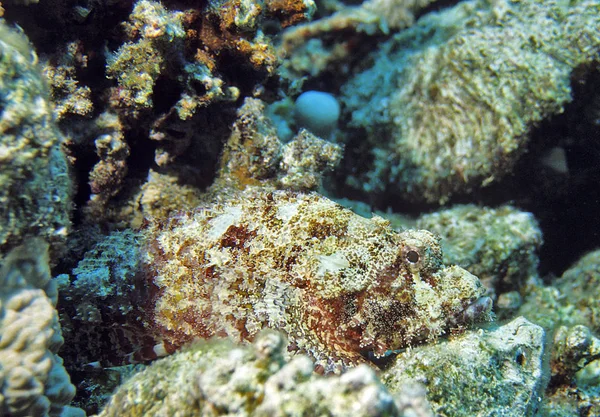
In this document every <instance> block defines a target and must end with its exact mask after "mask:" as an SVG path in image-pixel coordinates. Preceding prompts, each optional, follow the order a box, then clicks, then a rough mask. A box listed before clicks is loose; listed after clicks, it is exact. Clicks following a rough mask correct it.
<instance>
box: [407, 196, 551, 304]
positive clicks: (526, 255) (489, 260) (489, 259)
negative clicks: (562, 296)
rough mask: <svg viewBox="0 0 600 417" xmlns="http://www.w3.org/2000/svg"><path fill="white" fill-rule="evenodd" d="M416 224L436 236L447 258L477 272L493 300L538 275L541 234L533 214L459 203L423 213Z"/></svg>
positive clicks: (506, 208)
mask: <svg viewBox="0 0 600 417" xmlns="http://www.w3.org/2000/svg"><path fill="white" fill-rule="evenodd" d="M416 227H418V228H420V229H425V230H429V231H431V232H433V233H437V234H439V235H440V236H441V237H442V241H441V244H442V249H443V250H444V255H445V257H446V259H447V260H448V262H449V263H452V264H456V265H459V266H461V267H463V268H467V269H468V270H469V272H471V273H473V274H475V275H477V276H478V277H479V279H480V280H481V282H482V283H483V284H484V285H485V286H486V287H487V289H488V291H489V294H490V295H493V296H494V298H495V297H496V296H497V295H499V294H502V293H504V292H508V291H519V290H520V289H521V287H522V286H523V285H524V284H525V282H527V280H528V279H529V278H530V277H535V276H537V266H538V255H537V252H538V250H539V248H540V246H541V245H542V232H541V231H540V229H539V225H538V223H537V221H536V219H535V218H534V217H533V215H532V214H531V213H527V212H523V211H520V210H518V209H516V208H514V207H511V206H502V207H498V208H486V207H478V206H476V205H473V204H469V205H459V206H454V207H452V208H450V209H446V210H441V211H438V212H435V213H432V214H426V215H424V216H421V217H420V218H419V219H418V221H417V223H416Z"/></svg>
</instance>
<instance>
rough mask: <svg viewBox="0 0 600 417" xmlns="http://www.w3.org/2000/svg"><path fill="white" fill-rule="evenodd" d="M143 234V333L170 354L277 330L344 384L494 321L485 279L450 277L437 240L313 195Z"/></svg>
mask: <svg viewBox="0 0 600 417" xmlns="http://www.w3.org/2000/svg"><path fill="white" fill-rule="evenodd" d="M144 234H145V242H146V243H145V250H144V251H143V254H144V255H143V256H144V259H143V263H144V269H145V274H146V276H147V279H149V280H150V282H151V285H152V287H153V288H154V291H152V296H151V300H150V306H149V307H148V308H147V310H148V312H147V314H146V315H145V319H144V320H145V327H146V328H147V329H150V330H151V331H152V332H153V333H154V336H155V338H156V339H157V340H162V341H163V343H164V346H165V347H166V351H171V350H173V349H175V348H177V347H179V346H181V345H183V344H185V343H186V342H188V341H191V340H193V339H195V338H209V337H213V336H223V337H230V338H233V339H234V340H238V341H242V340H247V341H251V340H252V339H253V338H254V337H255V336H256V334H257V333H258V332H259V331H260V330H261V329H263V328H275V329H280V330H283V331H284V332H285V333H286V334H287V336H288V339H289V342H290V347H289V349H290V350H291V351H299V352H305V353H307V354H309V355H310V356H312V357H313V358H314V359H315V360H316V363H317V369H318V370H321V371H325V372H339V371H341V370H343V369H345V368H346V367H349V366H354V365H357V364H359V363H362V362H364V361H365V358H364V356H363V355H365V354H366V353H367V352H372V353H373V354H374V355H375V356H378V357H380V356H383V355H384V354H385V353H386V351H389V350H395V349H401V348H404V347H407V346H410V345H413V344H417V343H421V342H424V341H430V340H434V339H435V338H436V337H438V336H439V335H442V334H444V333H445V332H447V331H448V330H452V331H457V330H460V329H462V328H464V327H465V326H466V325H468V324H469V323H470V322H472V321H475V320H478V319H480V318H485V317H487V316H488V315H489V307H488V306H487V305H486V303H485V302H483V303H482V301H481V300H482V299H481V298H480V297H482V296H483V294H484V291H485V289H484V288H483V286H482V285H481V283H480V282H479V279H478V278H477V277H475V276H474V275H472V274H470V273H469V272H467V271H466V270H464V269H462V268H459V267H457V266H451V267H445V266H443V264H442V253H441V249H440V245H439V242H438V238H437V237H436V236H434V235H433V234H431V233H429V232H427V231H422V230H407V231H404V232H401V233H398V232H395V231H394V230H393V229H392V228H391V227H390V225H389V223H388V221H386V220H384V219H383V218H381V217H377V216H374V217H373V218H371V219H366V218H364V217H361V216H358V215H356V214H354V213H353V212H351V211H350V210H347V209H345V208H343V207H341V206H340V205H338V204H336V203H334V202H332V201H331V200H329V199H327V198H325V197H323V196H320V195H318V194H316V193H313V194H302V193H296V192H287V191H264V190H263V191H261V190H255V189H249V190H246V191H244V192H239V193H236V194H234V195H233V196H230V197H228V198H225V199H221V200H220V201H217V202H216V203H214V204H212V205H207V206H205V207H200V208H197V209H196V210H194V211H191V212H185V213H180V214H178V215H177V216H174V217H172V218H170V219H169V220H167V221H166V222H162V223H158V222H154V223H151V224H149V225H148V227H147V228H146V230H145V231H144ZM478 300H479V301H478ZM483 300H484V299H483ZM473 303H476V304H475V305H476V306H478V308H477V309H473V308H471V310H469V309H468V307H469V306H470V305H472V304H473ZM482 304H483V305H484V306H485V308H481V305H482ZM465 311H477V314H476V315H475V316H474V315H473V314H465Z"/></svg>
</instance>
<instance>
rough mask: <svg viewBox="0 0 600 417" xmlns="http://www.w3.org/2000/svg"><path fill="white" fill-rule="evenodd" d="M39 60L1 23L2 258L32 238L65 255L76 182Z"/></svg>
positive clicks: (0, 186) (0, 172)
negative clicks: (65, 242)
mask: <svg viewBox="0 0 600 417" xmlns="http://www.w3.org/2000/svg"><path fill="white" fill-rule="evenodd" d="M62 141H63V137H62V135H61V134H60V132H59V131H58V129H57V127H56V125H55V124H54V119H53V114H52V107H51V105H50V101H49V98H48V91H47V88H46V85H45V84H44V80H43V77H42V74H41V71H40V68H39V67H38V64H37V57H36V55H35V53H34V52H33V50H32V49H31V46H30V45H29V42H28V41H27V39H26V38H25V36H24V35H22V34H21V33H19V32H18V31H17V30H13V29H10V28H9V27H8V26H6V25H5V24H4V22H3V21H1V20H0V257H1V254H2V253H3V252H5V251H7V250H8V249H10V248H11V247H14V246H17V245H18V244H20V243H21V242H23V241H24V238H25V237H26V236H37V237H41V238H44V239H45V240H47V241H48V242H50V244H51V245H52V249H54V250H57V249H60V245H61V244H62V243H64V239H65V238H66V235H67V231H68V227H69V225H70V222H69V213H70V210H71V182H70V179H69V172H68V165H67V161H66V158H65V156H64V154H63V153H62V151H61V148H60V146H61V143H62Z"/></svg>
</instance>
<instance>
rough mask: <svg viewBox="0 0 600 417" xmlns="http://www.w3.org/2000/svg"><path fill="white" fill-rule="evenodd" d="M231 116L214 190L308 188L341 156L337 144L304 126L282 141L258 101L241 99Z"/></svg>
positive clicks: (311, 187)
mask: <svg viewBox="0 0 600 417" xmlns="http://www.w3.org/2000/svg"><path fill="white" fill-rule="evenodd" d="M237 115H238V118H237V120H236V122H235V123H234V125H233V129H232V132H231V135H230V136H229V139H228V140H227V143H226V144H225V147H224V150H223V155H222V156H221V165H220V168H219V172H218V174H217V175H218V178H217V180H216V182H215V184H214V185H213V188H215V189H220V188H221V187H227V188H231V187H234V188H244V187H246V186H247V185H261V186H264V187H267V186H274V187H276V188H283V189H286V190H295V191H313V190H316V189H318V188H319V186H320V185H321V181H322V177H323V175H324V174H325V173H326V172H327V171H331V170H333V169H334V168H335V167H336V166H337V165H338V163H339V161H340V159H341V158H342V148H341V147H340V146H339V145H336V144H334V143H331V142H328V141H326V140H323V139H321V138H318V137H316V136H315V135H313V134H312V133H310V132H308V131H307V130H304V129H301V130H300V132H298V134H297V135H295V136H294V137H293V138H291V140H290V141H289V142H287V143H285V144H284V143H283V142H282V141H281V140H280V138H279V137H278V135H277V130H276V128H275V126H274V125H273V122H272V120H271V119H270V118H269V117H267V116H266V115H265V105H264V103H263V102H262V101H261V100H258V99H253V98H247V99H246V100H244V104H243V105H242V106H241V107H240V109H239V110H238V113H237Z"/></svg>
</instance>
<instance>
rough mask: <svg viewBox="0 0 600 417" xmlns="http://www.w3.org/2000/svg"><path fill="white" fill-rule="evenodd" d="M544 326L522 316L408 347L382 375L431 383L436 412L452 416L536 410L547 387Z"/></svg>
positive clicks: (389, 380) (395, 383)
mask: <svg viewBox="0 0 600 417" xmlns="http://www.w3.org/2000/svg"><path fill="white" fill-rule="evenodd" d="M543 347H544V330H543V329H542V328H541V327H539V326H537V325H535V324H532V323H530V322H528V321H527V320H525V319H524V318H522V317H519V318H517V319H515V320H513V321H512V322H510V323H508V324H506V325H504V326H501V327H497V328H495V329H490V330H482V331H473V332H468V333H465V334H463V335H460V336H457V337H455V338H451V339H449V340H444V341H440V342H439V343H437V344H433V345H425V346H422V347H417V348H414V349H411V350H407V351H405V352H402V353H400V354H399V355H398V357H397V358H396V362H395V364H394V365H393V366H392V367H391V368H389V369H387V370H386V371H384V372H383V374H382V376H381V379H382V381H383V383H384V384H385V385H386V386H387V387H388V388H389V389H390V391H392V392H396V391H397V390H398V389H399V387H401V384H403V383H410V382H419V383H422V384H424V385H425V387H426V388H427V398H428V400H429V402H430V403H431V406H432V408H433V411H434V413H436V414H437V415H447V416H455V417H459V416H465V417H471V416H477V415H481V416H512V417H518V416H532V415H533V413H534V412H535V410H536V408H537V405H538V402H539V395H540V394H541V393H542V391H543V389H544V386H543V385H544V383H543V382H544V381H543V378H542V354H543V350H544V349H543Z"/></svg>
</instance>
